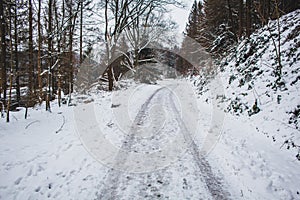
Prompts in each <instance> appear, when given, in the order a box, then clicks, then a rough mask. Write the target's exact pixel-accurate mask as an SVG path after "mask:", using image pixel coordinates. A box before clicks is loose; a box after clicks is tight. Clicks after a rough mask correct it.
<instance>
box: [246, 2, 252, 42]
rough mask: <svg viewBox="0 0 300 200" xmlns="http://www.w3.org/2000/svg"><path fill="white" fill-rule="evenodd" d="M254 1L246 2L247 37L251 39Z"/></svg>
mask: <svg viewBox="0 0 300 200" xmlns="http://www.w3.org/2000/svg"><path fill="white" fill-rule="evenodd" d="M251 15H252V0H246V35H247V37H250V35H251V33H252V18H251Z"/></svg>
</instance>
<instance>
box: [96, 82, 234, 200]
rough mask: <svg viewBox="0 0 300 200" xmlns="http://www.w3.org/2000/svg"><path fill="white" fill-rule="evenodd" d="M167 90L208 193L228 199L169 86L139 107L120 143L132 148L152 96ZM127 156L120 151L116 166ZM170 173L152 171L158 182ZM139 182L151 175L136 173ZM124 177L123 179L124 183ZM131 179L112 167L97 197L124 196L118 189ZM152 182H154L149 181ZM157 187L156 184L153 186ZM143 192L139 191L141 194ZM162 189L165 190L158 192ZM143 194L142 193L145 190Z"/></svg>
mask: <svg viewBox="0 0 300 200" xmlns="http://www.w3.org/2000/svg"><path fill="white" fill-rule="evenodd" d="M163 90H166V91H167V92H165V93H164V94H163V95H167V101H168V102H169V104H168V105H169V106H170V108H171V110H173V113H174V114H175V118H176V119H175V120H176V121H177V122H178V124H179V127H180V130H181V131H180V132H181V134H183V138H184V140H185V141H186V143H187V144H188V145H189V146H187V148H188V150H189V152H190V153H191V154H192V156H193V160H194V162H195V164H196V166H197V168H198V170H197V171H198V173H199V174H198V175H199V176H201V177H202V181H204V182H205V183H204V184H205V186H206V187H207V188H206V190H207V192H209V193H210V195H211V196H212V198H213V199H229V197H230V194H229V193H228V192H227V191H224V190H223V187H222V182H221V180H222V179H221V178H220V177H217V176H215V175H214V173H213V172H212V169H211V166H210V164H209V163H208V161H207V160H206V159H205V157H204V155H202V154H201V153H200V152H199V149H198V147H197V145H196V144H195V142H194V140H193V138H192V136H191V134H190V133H189V131H188V129H187V127H186V125H185V123H184V122H183V120H182V119H181V115H180V112H179V111H178V109H177V108H176V105H175V102H174V99H173V97H174V94H173V93H172V91H170V89H168V88H166V87H162V88H160V89H157V90H156V91H155V92H154V93H153V94H152V95H151V96H150V97H149V98H148V99H147V101H146V102H145V103H144V104H143V105H142V106H141V109H140V110H139V112H138V114H137V116H136V117H135V120H134V122H133V124H132V128H131V131H130V133H129V134H128V135H127V136H126V137H125V139H124V142H123V144H122V146H121V149H124V150H126V151H129V152H130V151H131V150H132V146H133V145H134V138H135V134H136V133H137V130H138V126H139V125H141V124H143V121H144V117H145V115H146V114H147V111H148V109H149V105H150V103H151V101H152V100H153V98H154V97H155V96H156V95H157V94H158V93H159V92H160V91H163ZM127 159H128V158H127V157H124V154H122V153H120V154H118V155H117V156H116V159H115V163H116V165H122V163H125V162H126V161H127ZM166 175H167V176H168V177H169V176H171V174H163V173H158V174H154V176H153V174H152V176H151V179H154V180H153V182H155V181H156V179H157V178H159V179H160V180H163V179H169V178H170V177H169V178H168V177H165V178H164V176H166ZM137 177H138V179H139V180H138V181H139V182H140V183H145V180H143V178H145V177H148V178H149V176H147V175H146V174H139V175H137ZM121 179H122V180H123V181H122V182H121ZM130 181H131V178H130V176H126V172H122V171H119V170H116V169H113V168H112V169H110V170H109V171H108V173H107V175H106V177H105V181H104V183H103V186H102V188H101V190H100V192H99V193H98V195H97V196H98V197H97V198H98V199H121V198H122V197H120V196H118V195H119V194H118V192H119V190H124V187H125V188H126V187H128V186H129V185H130V184H129V183H130ZM146 182H149V180H146ZM150 182H151V181H150ZM154 187H155V186H154ZM154 189H155V190H157V191H159V189H160V188H157V187H155V188H154ZM141 192H142V191H140V192H139V193H141ZM159 192H163V191H159ZM142 193H143V192H142Z"/></svg>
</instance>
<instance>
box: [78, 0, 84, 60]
mask: <svg viewBox="0 0 300 200" xmlns="http://www.w3.org/2000/svg"><path fill="white" fill-rule="evenodd" d="M82 29H83V0H81V2H80V36H79V37H80V42H79V43H80V44H79V45H80V47H79V52H80V53H79V54H80V64H82V62H83V53H82V43H83V41H82V39H83V38H82Z"/></svg>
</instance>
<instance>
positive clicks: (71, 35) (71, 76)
mask: <svg viewBox="0 0 300 200" xmlns="http://www.w3.org/2000/svg"><path fill="white" fill-rule="evenodd" d="M72 7H73V3H72V0H70V7H69V17H70V19H69V64H70V67H69V69H70V71H69V94H71V93H72V92H73V79H74V78H73V71H74V69H73V24H72V17H71V16H72V15H73V9H72ZM69 101H70V99H69Z"/></svg>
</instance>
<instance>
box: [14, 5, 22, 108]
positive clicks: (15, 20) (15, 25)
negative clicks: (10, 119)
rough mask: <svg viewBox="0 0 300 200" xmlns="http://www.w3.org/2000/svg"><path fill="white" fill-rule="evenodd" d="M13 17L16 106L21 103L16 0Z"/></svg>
mask: <svg viewBox="0 0 300 200" xmlns="http://www.w3.org/2000/svg"><path fill="white" fill-rule="evenodd" d="M15 4H16V5H15V10H14V11H15V13H14V14H15V16H14V18H15V19H14V29H15V30H14V31H15V35H14V37H15V38H14V40H15V41H14V42H15V43H14V45H15V65H16V66H15V69H16V74H15V77H16V95H17V102H18V105H19V104H20V101H21V91H20V76H19V73H20V72H19V56H18V33H17V32H18V27H17V21H18V9H17V0H15Z"/></svg>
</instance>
